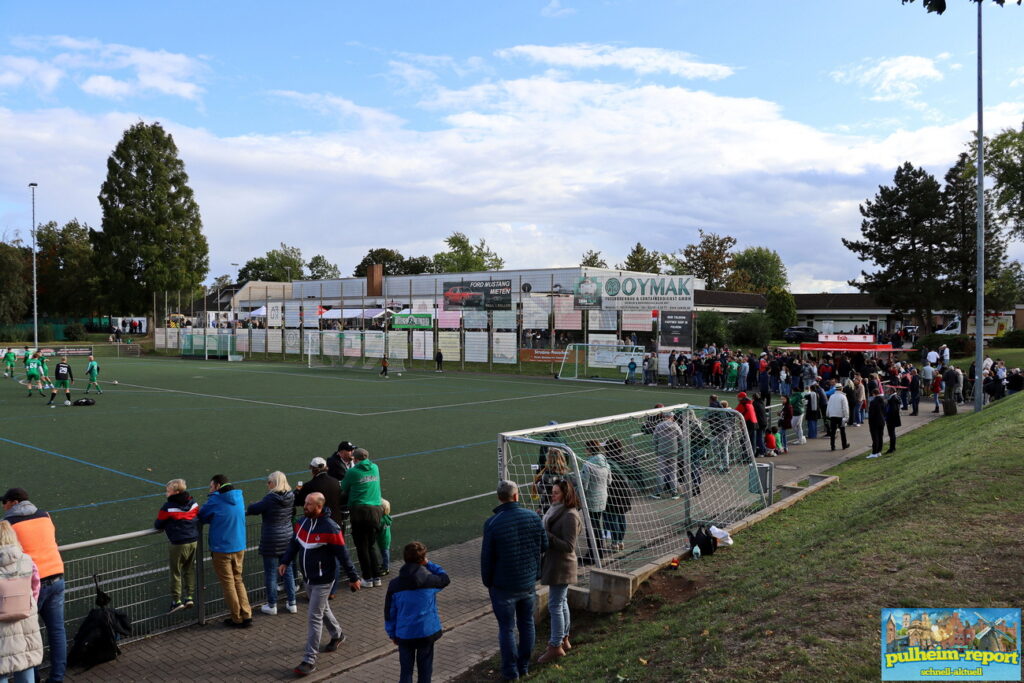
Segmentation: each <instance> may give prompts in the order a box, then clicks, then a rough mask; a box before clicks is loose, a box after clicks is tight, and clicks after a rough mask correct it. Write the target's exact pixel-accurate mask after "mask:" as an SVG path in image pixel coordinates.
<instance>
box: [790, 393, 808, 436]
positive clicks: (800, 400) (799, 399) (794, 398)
mask: <svg viewBox="0 0 1024 683" xmlns="http://www.w3.org/2000/svg"><path fill="white" fill-rule="evenodd" d="M789 405H791V406H793V431H794V432H795V436H794V438H793V443H795V444H798V443H807V437H805V436H804V395H803V392H801V391H794V392H793V393H792V394H791V395H790V397H789Z"/></svg>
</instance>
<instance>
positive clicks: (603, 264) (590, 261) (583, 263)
mask: <svg viewBox="0 0 1024 683" xmlns="http://www.w3.org/2000/svg"><path fill="white" fill-rule="evenodd" d="M580 267H581V268H607V267H608V262H607V261H605V260H604V257H603V256H601V252H599V251H594V250H593V249H587V251H586V253H584V254H583V258H582V259H580Z"/></svg>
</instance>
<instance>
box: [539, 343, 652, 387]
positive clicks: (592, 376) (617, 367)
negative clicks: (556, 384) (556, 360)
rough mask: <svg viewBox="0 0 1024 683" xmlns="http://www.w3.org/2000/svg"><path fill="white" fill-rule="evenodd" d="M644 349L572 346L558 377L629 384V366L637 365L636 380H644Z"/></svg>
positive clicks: (618, 346)
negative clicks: (627, 382) (630, 364)
mask: <svg viewBox="0 0 1024 683" xmlns="http://www.w3.org/2000/svg"><path fill="white" fill-rule="evenodd" d="M643 359H644V348H643V347H642V346H635V345H633V344H569V346H567V347H566V349H565V355H564V356H563V357H562V365H561V367H559V369H558V374H557V375H555V377H557V378H558V379H569V380H577V381H580V382H619V383H622V382H626V381H628V380H629V379H630V377H629V363H630V361H633V362H634V363H636V371H635V375H634V377H633V379H634V380H637V381H642V377H641V372H642V370H641V365H642V364H643Z"/></svg>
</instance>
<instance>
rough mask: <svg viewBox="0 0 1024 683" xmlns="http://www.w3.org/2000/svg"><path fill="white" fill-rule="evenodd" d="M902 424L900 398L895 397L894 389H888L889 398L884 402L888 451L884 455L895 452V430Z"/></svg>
mask: <svg viewBox="0 0 1024 683" xmlns="http://www.w3.org/2000/svg"><path fill="white" fill-rule="evenodd" d="M902 424H903V422H902V420H901V419H900V397H899V396H897V395H896V388H895V387H889V398H888V400H887V401H886V402H885V427H886V429H887V430H888V432H889V450H887V451H886V453H895V452H896V428H897V427H899V426H900V425H902Z"/></svg>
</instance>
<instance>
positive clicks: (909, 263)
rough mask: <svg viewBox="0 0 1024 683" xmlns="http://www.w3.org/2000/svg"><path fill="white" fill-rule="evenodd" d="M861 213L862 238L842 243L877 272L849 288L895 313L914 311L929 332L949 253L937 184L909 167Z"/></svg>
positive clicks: (902, 168)
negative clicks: (947, 251) (858, 291)
mask: <svg viewBox="0 0 1024 683" xmlns="http://www.w3.org/2000/svg"><path fill="white" fill-rule="evenodd" d="M860 213H861V216H863V218H864V220H863V221H862V222H861V234H862V235H863V239H862V240H848V239H846V238H843V244H844V245H845V246H846V248H847V249H849V250H851V251H852V252H854V253H855V254H856V255H857V256H858V257H859V258H860V260H861V261H866V262H870V263H873V264H874V265H875V266H876V268H877V270H875V271H874V272H871V273H868V272H867V271H864V270H862V271H861V280H860V281H856V280H851V281H850V284H851V285H853V286H854V287H857V288H858V289H859V290H860V291H861V292H867V293H870V294H872V295H874V297H875V298H876V299H877V300H878V301H879V303H881V304H883V305H885V306H889V307H890V308H892V309H893V310H894V311H897V312H907V311H913V312H914V313H915V314H916V318H917V320H918V321H920V323H921V324H922V325H923V326H924V328H925V331H926V332H927V331H930V329H931V320H932V312H933V311H934V310H935V308H936V306H937V305H938V304H939V302H940V301H941V298H942V294H943V291H944V288H945V283H944V278H945V270H946V267H945V263H944V261H945V259H944V256H943V254H944V253H945V251H946V250H947V249H948V248H949V239H948V237H947V231H946V230H945V227H946V215H945V211H944V203H943V200H942V191H941V189H940V187H939V183H938V181H937V180H936V179H935V178H934V177H933V176H932V175H931V174H929V173H928V172H926V171H925V170H924V169H923V168H914V167H913V165H911V164H910V162H906V163H904V164H903V165H902V166H900V167H899V168H898V169H896V174H895V177H894V178H893V185H891V186H881V187H879V188H878V193H877V194H876V195H875V198H874V200H868V201H865V202H864V203H863V204H862V205H861V206H860Z"/></svg>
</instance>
